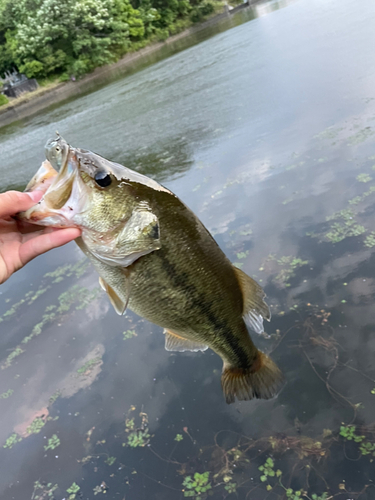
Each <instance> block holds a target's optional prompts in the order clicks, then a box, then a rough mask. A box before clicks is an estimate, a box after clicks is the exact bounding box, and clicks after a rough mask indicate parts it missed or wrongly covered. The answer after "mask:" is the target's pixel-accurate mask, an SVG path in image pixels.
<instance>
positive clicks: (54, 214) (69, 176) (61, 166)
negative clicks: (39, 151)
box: [18, 135, 83, 227]
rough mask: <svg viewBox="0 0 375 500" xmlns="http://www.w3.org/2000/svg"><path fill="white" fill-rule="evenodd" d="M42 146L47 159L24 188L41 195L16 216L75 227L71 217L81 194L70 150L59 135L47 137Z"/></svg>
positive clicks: (74, 212) (77, 207)
mask: <svg viewBox="0 0 375 500" xmlns="http://www.w3.org/2000/svg"><path fill="white" fill-rule="evenodd" d="M45 150H46V157H47V160H45V161H44V162H43V163H42V165H41V166H40V168H39V169H38V171H37V173H36V174H35V175H34V177H33V178H32V179H31V181H30V182H29V183H28V185H27V186H26V189H25V191H26V192H27V191H34V190H39V191H42V192H43V193H44V196H43V198H42V199H41V200H40V202H39V203H38V204H37V205H35V206H33V207H31V208H30V209H29V210H27V211H26V212H21V213H20V214H18V217H19V218H20V219H26V220H27V221H28V222H32V223H35V224H39V225H44V226H53V227H76V223H75V222H74V220H73V218H74V216H75V215H76V214H77V212H78V210H79V209H80V208H81V206H80V205H81V203H80V201H82V198H83V196H82V192H80V191H81V189H82V187H81V186H80V185H81V183H80V179H79V173H78V167H77V165H78V164H77V161H76V158H75V156H74V152H73V151H71V149H70V147H69V145H68V144H67V143H66V142H65V141H64V139H63V138H62V137H61V136H60V135H57V138H56V139H51V140H49V141H48V142H47V144H46V147H45Z"/></svg>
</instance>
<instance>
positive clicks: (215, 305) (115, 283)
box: [18, 135, 283, 404]
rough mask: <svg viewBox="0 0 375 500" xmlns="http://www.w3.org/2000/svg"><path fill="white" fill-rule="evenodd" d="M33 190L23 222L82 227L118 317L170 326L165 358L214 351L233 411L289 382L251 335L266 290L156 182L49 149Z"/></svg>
mask: <svg viewBox="0 0 375 500" xmlns="http://www.w3.org/2000/svg"><path fill="white" fill-rule="evenodd" d="M45 152H46V161H45V162H43V164H42V166H41V167H40V169H39V170H38V172H37V173H36V174H35V176H34V177H33V178H32V180H31V181H30V182H29V184H28V185H27V187H26V191H31V190H35V189H39V190H42V191H43V198H42V199H41V201H40V202H39V203H37V204H36V205H35V206H33V207H31V208H30V209H29V210H27V211H26V212H22V213H20V214H18V217H19V218H20V219H23V220H27V221H28V222H32V223H35V224H38V225H45V226H52V227H78V228H80V229H81V236H80V237H79V238H77V239H76V240H75V241H76V243H77V245H78V246H79V248H80V249H81V250H82V252H83V253H84V254H85V255H86V256H87V257H88V258H89V259H90V261H91V263H92V264H93V266H94V268H95V270H96V271H97V273H98V274H99V283H100V286H101V287H102V288H103V290H104V291H105V292H106V293H107V295H108V298H109V300H110V302H111V304H112V305H113V307H114V309H115V311H116V313H117V314H119V315H123V314H124V313H125V311H126V309H127V308H128V309H130V310H131V311H133V312H135V313H136V314H138V315H139V316H142V317H143V318H145V319H147V320H148V321H150V322H152V323H154V324H156V325H158V326H160V327H162V328H163V329H164V330H163V333H164V335H165V349H166V350H167V351H175V352H183V351H193V352H197V351H205V350H206V349H208V348H210V349H212V350H213V351H214V352H215V353H216V354H218V355H219V356H220V357H221V358H222V360H223V369H222V374H221V386H222V390H223V393H224V397H225V400H226V402H227V403H228V404H229V403H233V402H235V400H236V398H237V399H238V400H239V401H243V400H251V399H253V398H263V399H269V398H272V397H274V396H275V395H276V394H277V393H278V390H279V389H280V387H281V385H282V383H283V375H282V372H281V371H280V369H279V368H278V367H277V365H276V364H275V363H274V362H273V361H272V359H271V358H270V357H269V356H267V355H266V354H265V353H263V352H262V351H261V350H259V349H258V348H257V347H256V346H255V344H254V342H253V340H252V338H251V336H250V333H249V331H248V328H247V326H246V323H247V324H248V325H249V328H250V329H251V330H252V331H254V332H255V333H258V334H260V333H262V332H263V331H264V328H263V319H265V320H268V321H269V320H270V318H271V314H270V310H269V307H268V305H267V303H266V302H265V300H264V299H265V293H264V291H263V289H262V288H261V286H260V285H259V284H258V283H257V282H256V281H254V280H253V279H252V278H251V277H249V276H248V275H247V274H245V273H244V272H243V271H242V270H240V269H238V268H237V267H235V266H233V265H232V263H231V262H230V261H229V260H228V258H227V257H226V256H225V254H224V252H223V251H222V250H221V249H220V247H219V245H218V244H217V243H216V241H215V240H214V238H213V237H212V235H211V234H210V233H209V231H208V230H207V229H206V228H205V226H204V225H203V224H202V222H201V221H200V220H199V219H198V217H197V216H196V215H195V214H194V213H193V212H192V211H191V210H190V209H189V208H188V207H187V206H186V205H185V204H184V203H183V202H182V201H181V200H180V199H179V198H178V197H177V196H176V195H175V194H174V193H172V192H171V191H170V190H169V189H167V188H166V187H164V186H162V185H161V184H159V183H158V182H156V181H155V180H153V179H151V178H149V177H146V176H144V175H142V174H141V173H138V172H135V171H132V170H130V169H129V168H127V167H125V166H123V165H120V164H118V163H115V162H112V161H109V160H107V159H105V158H103V157H102V156H100V155H98V154H96V153H93V152H91V151H88V150H86V149H80V148H75V147H72V146H70V145H69V144H68V143H67V142H66V141H65V140H64V139H63V138H62V137H61V136H60V135H57V137H56V138H55V139H51V140H49V141H48V142H47V144H46V147H45Z"/></svg>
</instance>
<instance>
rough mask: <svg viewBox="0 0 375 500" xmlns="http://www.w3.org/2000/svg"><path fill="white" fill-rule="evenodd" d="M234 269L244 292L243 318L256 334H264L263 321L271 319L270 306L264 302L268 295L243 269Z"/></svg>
mask: <svg viewBox="0 0 375 500" xmlns="http://www.w3.org/2000/svg"><path fill="white" fill-rule="evenodd" d="M233 269H234V272H235V274H236V276H237V280H238V283H239V285H240V288H241V290H242V297H243V312H242V315H243V318H244V320H245V321H246V323H247V324H248V325H249V327H250V328H251V329H252V330H254V332H256V333H263V331H264V330H263V319H266V320H268V321H269V320H270V319H271V313H270V310H269V308H268V305H267V304H266V303H265V302H264V300H263V299H264V297H265V296H266V294H265V293H264V291H263V288H262V287H261V286H260V285H258V283H257V282H256V281H254V280H253V279H252V278H250V276H248V275H247V274H245V273H244V272H243V271H241V269H238V268H237V267H235V266H233Z"/></svg>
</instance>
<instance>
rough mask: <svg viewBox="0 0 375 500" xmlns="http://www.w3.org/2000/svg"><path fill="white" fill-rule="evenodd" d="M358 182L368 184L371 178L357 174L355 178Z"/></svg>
mask: <svg viewBox="0 0 375 500" xmlns="http://www.w3.org/2000/svg"><path fill="white" fill-rule="evenodd" d="M356 179H357V181H358V182H370V181H372V177H371V176H370V175H368V174H359V175H357V177H356Z"/></svg>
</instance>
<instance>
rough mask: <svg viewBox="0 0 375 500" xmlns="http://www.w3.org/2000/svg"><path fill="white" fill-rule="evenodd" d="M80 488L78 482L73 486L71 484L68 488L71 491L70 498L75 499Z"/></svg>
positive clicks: (68, 491) (70, 499)
mask: <svg viewBox="0 0 375 500" xmlns="http://www.w3.org/2000/svg"><path fill="white" fill-rule="evenodd" d="M80 489H81V487H80V486H78V484H76V483H73V484H72V485H71V486H69V488H68V489H67V490H66V492H67V493H69V500H74V499H75V498H76V495H77V493H78V492H79V490H80Z"/></svg>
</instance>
